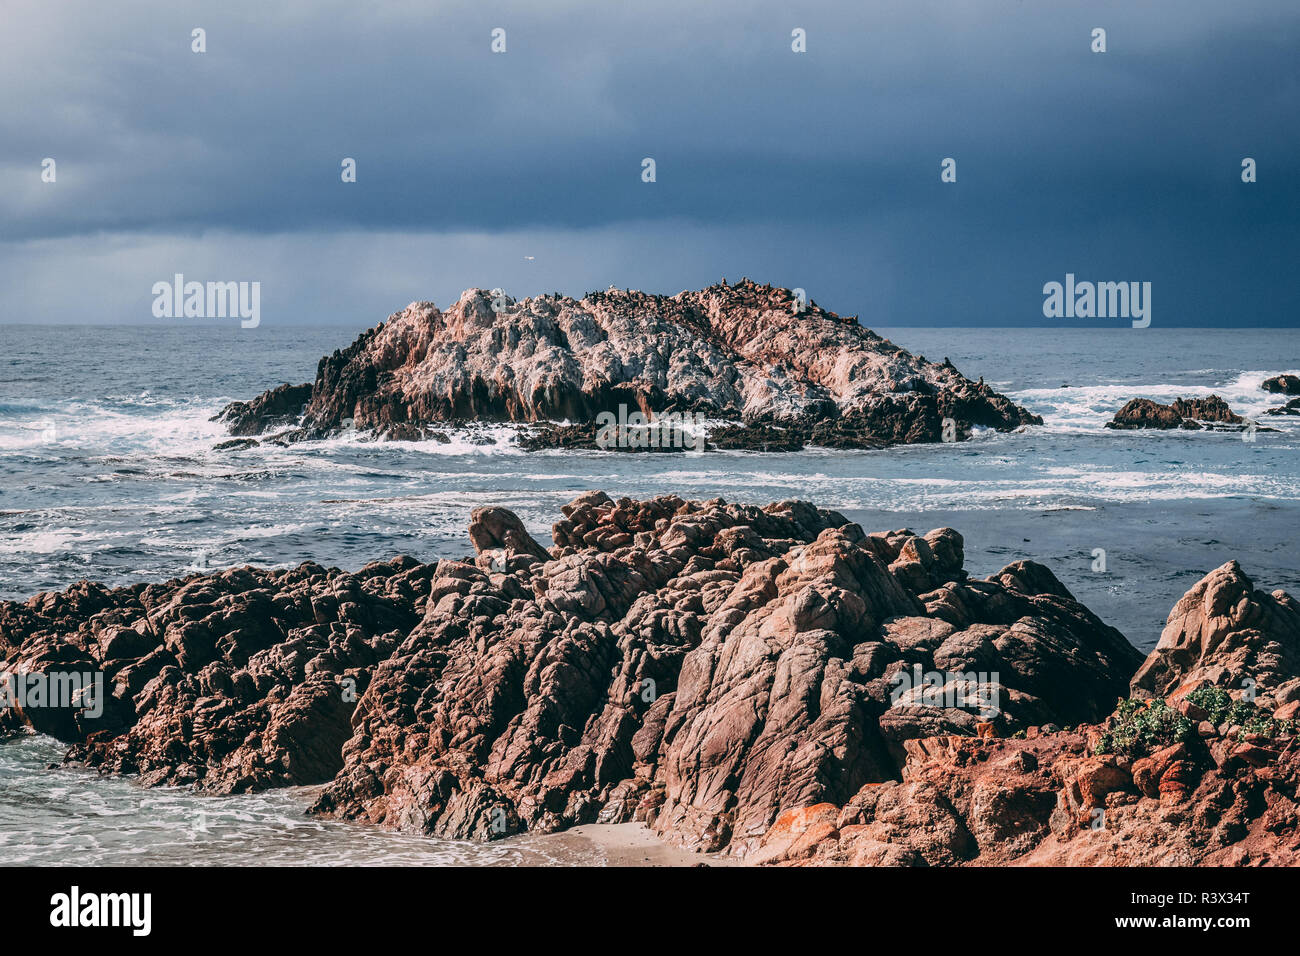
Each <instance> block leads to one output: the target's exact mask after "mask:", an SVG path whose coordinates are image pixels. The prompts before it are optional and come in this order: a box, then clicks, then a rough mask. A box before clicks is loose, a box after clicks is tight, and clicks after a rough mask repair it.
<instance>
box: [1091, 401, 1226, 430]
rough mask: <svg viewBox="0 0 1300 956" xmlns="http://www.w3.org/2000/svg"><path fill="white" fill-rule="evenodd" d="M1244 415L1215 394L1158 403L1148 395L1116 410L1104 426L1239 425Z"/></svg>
mask: <svg viewBox="0 0 1300 956" xmlns="http://www.w3.org/2000/svg"><path fill="white" fill-rule="evenodd" d="M1243 421H1244V419H1242V417H1241V416H1240V415H1237V414H1236V413H1234V412H1233V411H1232V409H1230V408H1229V407H1228V403H1227V402H1225V401H1224V400H1223V399H1221V398H1220V397H1219V396H1218V395H1211V396H1210V397H1209V398H1177V399H1174V402H1173V404H1172V405H1161V404H1160V403H1159V402H1153V401H1151V400H1150V399H1149V398H1135V399H1133V400H1132V401H1130V402H1128V403H1127V404H1126V405H1125V406H1124V407H1123V408H1121V409H1120V410H1119V411H1117V412H1116V413H1115V417H1114V418H1112V419H1111V420H1110V421H1109V422H1107V423H1106V427H1107V428H1119V429H1135V428H1163V429H1168V428H1185V429H1189V430H1192V431H1195V430H1198V429H1200V428H1203V427H1205V426H1204V425H1202V424H1201V423H1202V422H1214V423H1218V424H1227V425H1240V424H1241V423H1242V422H1243Z"/></svg>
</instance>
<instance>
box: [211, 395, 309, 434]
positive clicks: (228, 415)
mask: <svg viewBox="0 0 1300 956" xmlns="http://www.w3.org/2000/svg"><path fill="white" fill-rule="evenodd" d="M310 398H311V385H289V384H288V383H286V384H284V385H280V386H278V387H276V388H273V389H271V390H270V391H269V392H263V393H262V394H261V395H259V396H257V398H255V399H253V400H252V401H251V402H231V403H230V404H229V405H227V406H226V407H225V409H224V410H222V412H221V414H219V415H217V416H215V418H214V419H213V420H214V421H222V422H226V423H227V425H228V427H229V428H230V434H232V435H240V436H248V435H260V434H262V433H263V432H265V431H269V430H270V429H273V428H280V427H284V426H287V425H295V424H297V422H298V418H299V416H301V415H302V412H303V408H304V407H305V406H306V404H307V401H308V400H309V399H310ZM227 444H228V445H233V444H234V443H233V442H232V443H227ZM253 444H257V443H256V442H253Z"/></svg>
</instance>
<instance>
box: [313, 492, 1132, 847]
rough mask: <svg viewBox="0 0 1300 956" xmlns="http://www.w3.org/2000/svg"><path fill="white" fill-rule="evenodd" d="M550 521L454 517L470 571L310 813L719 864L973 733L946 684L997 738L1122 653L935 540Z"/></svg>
mask: <svg viewBox="0 0 1300 956" xmlns="http://www.w3.org/2000/svg"><path fill="white" fill-rule="evenodd" d="M493 510H495V509H493ZM564 510H565V514H566V517H565V519H564V520H563V521H561V522H559V523H558V524H557V525H556V526H555V528H554V531H553V536H554V539H555V541H556V547H555V548H554V549H553V550H552V553H551V559H550V560H545V561H544V560H542V559H540V558H537V557H536V556H535V555H534V553H533V546H532V545H530V544H529V543H528V542H526V541H522V540H520V539H519V538H518V533H517V531H515V532H514V533H513V534H512V535H503V534H501V533H499V532H495V531H493V532H490V533H489V532H486V531H484V530H482V529H472V530H471V535H472V536H473V537H475V539H476V541H477V540H480V539H483V540H485V541H487V542H488V543H490V544H491V545H492V551H493V554H492V556H491V557H490V559H489V560H488V561H485V560H484V557H485V555H486V552H485V553H484V554H481V555H480V556H479V560H478V561H477V563H476V565H471V564H469V563H465V562H450V561H444V562H441V563H440V564H439V566H438V571H437V574H436V577H435V580H434V584H433V590H432V592H431V594H430V601H429V605H428V611H427V613H426V616H425V619H424V621H423V623H422V624H421V625H420V626H419V627H418V628H416V630H415V631H413V632H412V634H411V636H410V637H409V638H408V639H407V640H406V641H405V642H404V643H403V644H402V646H401V647H399V648H398V650H397V651H396V653H395V654H394V655H393V657H392V658H391V659H390V660H389V661H388V662H386V663H385V664H383V665H381V666H380V667H379V668H378V670H377V672H376V675H375V678H374V680H373V681H372V684H371V687H370V689H369V691H368V692H367V694H366V697H365V698H364V699H363V700H362V702H361V704H360V706H359V708H358V710H357V713H356V716H355V717H354V725H355V728H356V735H355V736H354V738H353V740H352V741H351V742H350V743H349V744H348V745H347V747H345V755H346V760H347V762H346V766H345V768H344V770H343V772H342V773H341V774H340V775H339V777H338V779H337V780H336V781H335V782H334V784H332V785H331V786H330V787H329V788H327V789H326V791H325V792H324V794H323V796H322V798H321V800H320V802H319V803H318V805H317V809H318V810H319V811H321V812H328V813H333V814H337V815H340V816H345V817H351V818H359V819H364V820H367V821H369V822H375V823H384V824H387V825H393V826H405V827H414V828H418V829H421V830H423V831H424V832H428V833H432V834H437V835H442V836H471V835H472V836H480V837H483V836H486V837H491V836H494V835H500V834H502V833H506V832H513V831H515V830H516V829H522V828H525V827H526V828H529V829H540V830H552V829H558V828H562V827H564V826H568V825H572V824H576V823H582V822H590V821H593V820H602V821H607V822H608V821H623V820H628V819H641V820H646V821H650V822H652V825H653V826H654V827H655V828H656V829H657V830H658V831H659V832H660V833H662V834H663V835H664V836H665V837H667V838H668V839H670V840H674V841H677V842H680V843H683V844H685V845H687V846H691V847H695V848H699V849H708V850H715V849H721V848H723V847H729V848H730V849H732V850H734V851H737V852H740V851H743V850H745V849H746V848H748V847H749V846H752V845H753V844H754V843H755V842H756V841H757V840H758V839H759V838H761V836H762V834H763V833H764V832H765V831H766V829H767V827H768V826H769V825H770V824H771V822H772V821H773V819H775V815H776V813H777V812H778V811H779V809H780V808H781V807H784V806H791V805H798V804H800V803H803V802H808V801H814V802H815V801H817V800H821V799H846V798H847V797H848V796H850V795H851V794H852V793H854V792H856V790H857V789H858V788H859V787H860V786H861V785H863V784H864V783H866V782H869V781H873V780H875V781H880V780H887V779H891V778H893V777H896V776H897V773H898V761H899V759H900V758H901V756H902V754H903V747H902V744H903V742H904V741H906V740H908V739H911V738H913V737H917V736H921V735H923V734H926V733H930V732H933V731H934V730H935V729H936V728H938V729H940V730H947V731H951V730H968V731H973V728H974V726H975V724H976V722H977V721H978V720H983V719H984V718H982V717H979V716H978V714H979V711H980V710H981V709H982V708H981V704H980V702H979V701H978V700H977V699H976V698H975V696H974V695H972V694H969V693H968V691H969V690H970V688H967V687H965V686H964V683H963V677H964V672H966V671H976V670H978V671H980V672H983V673H986V674H989V675H991V680H990V681H989V683H992V684H995V685H996V686H995V687H994V689H993V690H992V698H993V699H994V700H995V701H996V704H997V708H998V710H999V712H998V713H997V714H996V715H994V716H990V717H989V718H988V720H989V722H990V724H991V725H995V726H998V727H1001V728H1004V729H1006V730H1011V729H1013V728H1016V727H1021V726H1027V725H1028V723H1029V722H1031V721H1037V720H1042V719H1056V720H1072V719H1086V718H1096V717H1098V716H1100V715H1102V714H1104V713H1108V712H1109V709H1110V707H1111V706H1112V705H1113V702H1114V699H1115V698H1116V697H1117V696H1119V695H1120V694H1122V693H1123V691H1124V687H1125V680H1126V676H1127V674H1129V673H1131V671H1132V669H1133V667H1135V666H1136V665H1137V662H1138V660H1139V658H1140V656H1139V655H1138V654H1137V652H1136V651H1134V650H1133V649H1132V647H1131V646H1130V645H1128V643H1127V642H1126V641H1124V639H1123V638H1122V636H1120V635H1119V634H1118V632H1115V631H1114V630H1113V629H1110V628H1107V627H1106V626H1105V625H1103V624H1102V623H1101V622H1100V621H1098V620H1097V619H1096V618H1095V617H1093V616H1092V615H1091V614H1090V613H1088V612H1087V610H1086V609H1084V608H1082V607H1080V606H1079V605H1078V604H1077V603H1076V602H1074V601H1073V600H1072V599H1071V598H1069V597H1068V594H1067V593H1066V592H1065V591H1064V588H1062V587H1061V586H1060V584H1059V582H1056V580H1055V578H1054V577H1052V575H1051V574H1050V572H1047V571H1046V569H1044V568H1041V567H1039V566H1037V565H1032V564H1029V563H1025V564H1022V565H1018V566H1013V567H1012V568H1010V569H1008V570H1007V571H1006V572H1004V574H1003V575H1002V579H1000V580H997V581H988V582H968V581H966V576H965V573H964V572H963V571H962V570H961V561H962V547H961V539H960V536H959V535H957V534H956V533H955V532H953V531H951V530H950V529H940V530H939V531H936V532H932V533H931V534H930V535H928V536H926V537H924V538H922V537H919V536H916V535H913V534H912V533H911V532H906V531H902V532H892V533H889V534H885V535H872V536H868V535H865V534H863V532H862V531H861V529H859V528H858V527H857V526H855V525H851V524H849V523H847V522H846V521H845V520H844V519H843V518H842V517H841V516H839V515H836V514H834V513H832V512H825V511H819V510H817V509H815V508H813V507H812V506H810V505H807V504H803V503H799V502H786V503H783V504H780V505H772V506H768V507H767V508H764V509H759V508H754V507H750V506H739V505H728V504H724V503H722V502H707V503H699V502H683V501H681V500H680V499H677V498H672V497H667V498H657V499H652V500H650V501H646V502H633V501H630V500H627V499H624V500H622V501H619V502H613V501H610V500H609V499H608V498H606V497H605V496H603V495H599V494H593V495H589V496H584V498H580V499H578V500H577V501H575V502H574V503H572V504H571V505H569V506H567V507H566V508H565V509H564ZM478 517H480V516H476V520H477V519H478ZM489 517H490V520H491V522H492V523H493V524H494V525H497V524H499V523H500V516H499V515H491V516H489ZM509 537H514V538H515V544H513V545H511V544H509V543H508V541H507V539H508V538H509ZM485 565H486V566H485ZM493 566H495V567H504V568H505V569H506V570H505V572H503V573H494V572H493V571H492V570H491V567H493ZM1044 587H1046V590H1044V589H1043V588H1044ZM936 589H937V590H936ZM927 601H932V602H933V603H934V605H935V607H936V608H940V609H942V611H943V612H944V613H945V614H947V615H948V618H949V620H945V619H943V618H940V617H937V616H931V612H930V611H929V610H928V609H927ZM1049 633H1050V634H1051V637H1050V639H1049V638H1048V637H1046V636H1045V635H1047V634H1049ZM913 665H919V667H920V668H921V669H922V670H923V671H927V672H932V671H935V669H936V668H941V669H942V668H946V669H948V670H944V671H943V672H942V673H941V674H937V675H936V676H937V677H938V680H937V681H936V683H937V684H938V685H939V687H940V691H939V693H938V696H939V697H940V698H941V699H944V700H947V698H948V697H951V701H950V702H951V704H952V706H945V707H935V706H931V705H922V704H919V703H918V704H907V703H904V704H903V705H902V706H899V707H891V706H890V705H891V703H892V702H893V691H894V690H895V689H896V678H897V675H898V674H899V673H900V672H901V671H905V670H910V669H911V668H912V667H913ZM986 689H987V688H986ZM886 718H888V720H887V719H886ZM494 826H495V829H494Z"/></svg>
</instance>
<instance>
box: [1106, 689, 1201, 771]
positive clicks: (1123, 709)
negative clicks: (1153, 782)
mask: <svg viewBox="0 0 1300 956" xmlns="http://www.w3.org/2000/svg"><path fill="white" fill-rule="evenodd" d="M1195 736H1196V725H1195V724H1193V723H1192V722H1191V721H1190V720H1188V719H1187V718H1186V717H1184V716H1183V715H1182V714H1180V713H1179V712H1178V711H1176V710H1174V708H1172V707H1170V706H1169V705H1168V704H1166V703H1165V702H1164V701H1163V700H1153V701H1146V700H1138V699H1135V698H1132V697H1130V698H1128V699H1127V700H1121V701H1120V702H1119V705H1118V706H1117V707H1116V708H1115V713H1114V715H1113V726H1112V727H1111V728H1110V729H1109V730H1107V731H1106V732H1105V733H1103V734H1102V735H1101V740H1100V741H1098V743H1097V746H1096V747H1094V748H1093V753H1096V754H1116V755H1117V756H1125V757H1133V758H1137V757H1145V756H1146V755H1147V754H1150V753H1152V752H1154V751H1156V750H1159V749H1160V748H1162V747H1168V746H1171V745H1172V744H1176V743H1183V742H1186V741H1190V740H1192V739H1193V738H1194V737H1195Z"/></svg>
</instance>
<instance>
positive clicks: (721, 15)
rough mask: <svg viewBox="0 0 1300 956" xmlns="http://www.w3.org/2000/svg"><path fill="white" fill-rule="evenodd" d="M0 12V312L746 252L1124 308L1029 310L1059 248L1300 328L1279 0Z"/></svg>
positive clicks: (961, 298)
mask: <svg viewBox="0 0 1300 956" xmlns="http://www.w3.org/2000/svg"><path fill="white" fill-rule="evenodd" d="M0 17H2V18H3V21H2V22H3V30H0V185H2V188H0V288H3V290H4V297H3V306H2V307H0V321H5V322H127V323H139V322H149V321H153V318H152V314H151V305H152V301H153V296H152V294H151V287H152V286H153V284H154V283H155V282H157V281H160V280H166V281H170V280H171V277H172V276H173V274H174V273H177V272H180V273H183V274H184V275H185V276H186V278H187V279H195V280H200V281H203V280H220V281H258V282H261V284H262V324H263V325H269V324H275V325H282V324H289V323H310V324H325V323H337V324H343V325H348V326H352V327H355V328H361V327H364V326H369V325H373V324H375V322H377V321H379V320H381V319H382V318H384V317H385V316H387V315H388V314H389V313H391V312H393V311H396V310H397V309H399V308H401V307H403V306H404V305H406V304H407V303H408V302H410V301H412V300H416V299H430V300H432V301H434V302H436V303H438V304H439V305H446V304H448V303H449V302H451V301H453V300H454V299H455V298H456V297H458V295H459V293H460V292H461V290H463V289H465V288H468V287H471V286H480V287H485V288H491V287H496V286H499V287H502V288H504V289H506V291H508V292H509V293H510V294H512V295H515V296H517V297H522V296H525V295H530V294H535V293H540V292H550V291H553V290H555V291H560V292H564V293H568V294H572V295H582V294H583V293H584V292H587V291H589V290H592V289H603V288H605V287H607V286H609V285H611V284H613V285H617V286H619V287H632V288H639V289H643V290H646V291H651V292H663V293H669V294H671V293H675V292H678V291H680V290H682V289H687V288H699V287H702V286H704V285H707V284H709V283H711V282H715V281H717V280H718V279H719V278H720V277H722V276H726V277H727V278H728V279H738V278H740V277H741V276H742V275H748V276H750V277H752V278H754V279H757V280H759V281H763V282H771V283H773V284H776V285H782V286H789V287H801V288H804V289H806V290H807V292H808V294H809V296H811V297H812V298H814V299H815V300H816V301H817V302H818V303H819V304H821V305H823V306H826V307H828V308H831V309H834V310H836V311H839V312H842V313H847V314H858V315H860V316H861V317H862V320H863V321H864V322H866V323H867V324H868V325H879V326H902V325H920V326H927V325H1021V324H1039V325H1041V324H1060V325H1065V326H1069V327H1081V326H1087V325H1090V324H1092V325H1098V326H1120V325H1125V324H1127V323H1125V322H1123V321H1115V320H1097V319H1091V320H1089V319H1062V320H1048V319H1045V318H1044V317H1043V311H1042V307H1043V292H1042V288H1043V285H1044V283H1046V282H1050V281H1054V280H1055V281H1062V280H1063V279H1064V277H1065V274H1066V273H1067V272H1072V273H1075V274H1076V276H1078V278H1079V279H1081V280H1083V279H1092V280H1097V281H1147V282H1151V283H1152V290H1153V291H1152V319H1153V321H1152V325H1153V327H1158V326H1172V325H1189V324H1190V325H1208V326H1226V327H1237V326H1243V325H1296V324H1300V309H1297V307H1296V298H1297V296H1296V275H1297V273H1298V272H1300V268H1298V265H1300V131H1298V122H1297V121H1298V118H1300V5H1298V4H1297V3H1296V2H1295V0H1255V2H1248V3H1225V2H1222V0H1218V2H1214V3H1210V2H1200V0H1179V2H1173V0H1159V2H1142V3H1139V4H1135V3H1133V2H1132V0H1124V2H1118V3H1097V2H1091V3H1079V2H1074V0H1053V2H1052V3H1041V2H1039V3H1035V2H1032V0H1023V2H1022V0H972V2H965V0H948V2H928V0H906V2H904V0H896V2H872V3H863V2H861V0H845V2H821V3H793V2H768V0H746V2H740V0H736V2H731V0H722V2H718V0H709V2H707V3H705V2H702V0H684V2H662V0H655V2H650V3H631V2H613V0H595V2H577V0H546V2H544V3H543V2H538V0H528V2H519V3H511V2H485V0H477V2H466V3H449V2H436V3H434V2H428V0H422V2H415V0H410V2H405V0H397V2H379V3H372V2H362V0H357V2H336V0H313V2H305V0H303V2H290V0H281V2H277V3H275V4H268V3H266V2H265V0H252V2H244V0H223V2H221V3H216V2H210V3H186V2H172V3H167V4H163V3H151V4H145V3H131V2H122V3H112V4H108V3H104V2H102V0H93V2H60V3H50V2H49V0H5V4H4V10H3V13H2V14H0ZM196 27H201V28H203V29H204V30H205V31H206V45H207V52H205V53H194V52H192V50H191V43H192V40H191V31H192V30H193V29H194V28H196ZM496 27H501V28H504V29H505V31H506V52H505V53H493V52H492V51H491V43H492V37H491V32H492V30H493V28H496ZM1096 27H1101V28H1104V29H1105V30H1106V31H1107V33H1106V44H1107V52H1105V53H1094V52H1092V51H1091V45H1092V42H1093V40H1092V31H1093V29H1094V28H1096ZM795 28H801V29H803V30H805V31H806V35H807V52H806V53H795V52H793V51H792V49H791V31H792V30H793V29H795ZM46 157H49V158H53V159H54V160H55V162H56V164H57V165H56V175H57V178H56V181H55V182H53V183H48V182H43V181H42V160H43V159H45V158H46ZM344 157H353V158H355V160H356V162H357V182H355V183H343V182H342V181H341V178H340V171H341V170H340V163H341V161H342V160H343V158H344ZM645 157H652V158H654V160H655V162H656V166H657V169H656V174H657V181H656V182H654V183H645V182H642V160H643V158H645ZM945 157H952V158H954V159H955V160H956V163H957V182H955V183H944V182H941V181H940V163H941V161H942V160H943V159H944V158H945ZM1244 157H1251V158H1253V159H1255V160H1256V162H1257V164H1258V181H1257V182H1255V183H1252V184H1246V183H1243V182H1242V180H1241V163H1242V159H1243V158H1244ZM529 257H531V258H529ZM171 321H177V320H171Z"/></svg>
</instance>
